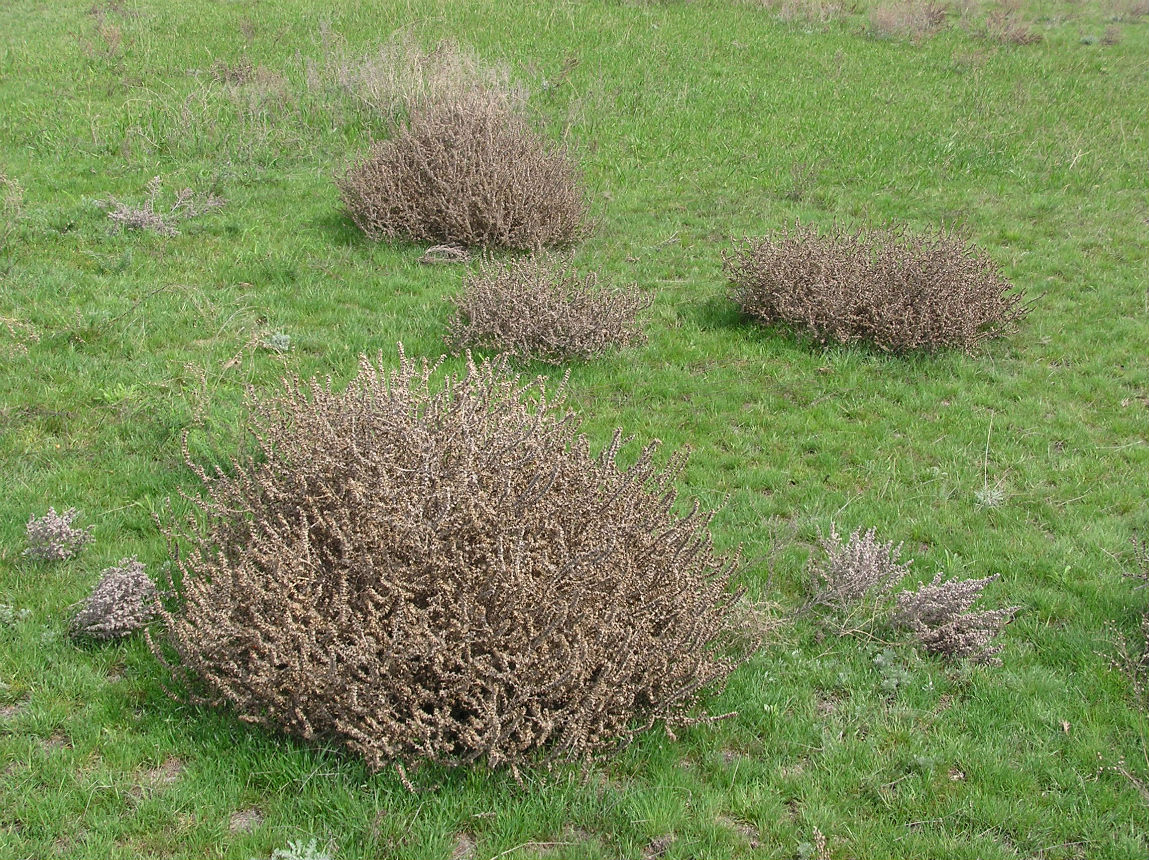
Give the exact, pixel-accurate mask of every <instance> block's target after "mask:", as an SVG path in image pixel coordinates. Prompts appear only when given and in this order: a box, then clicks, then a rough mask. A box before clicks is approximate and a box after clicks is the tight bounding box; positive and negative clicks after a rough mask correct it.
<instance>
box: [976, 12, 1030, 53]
mask: <svg viewBox="0 0 1149 860" xmlns="http://www.w3.org/2000/svg"><path fill="white" fill-rule="evenodd" d="M980 35H981V37H982V38H983V39H986V40H988V41H990V42H1002V43H1004V44H1009V45H1033V44H1036V43H1038V42H1040V41H1041V40H1042V36H1041V33H1038V32H1037V31H1036V30H1034V29H1033V26H1032V25H1031V24H1030V23H1029V22H1028V21H1026V20H1025V19H1024V18H1021V17H1020V16H1019V15H1017V13H1016V12H1014V11H1013V10H1011V9H994V10H993V11H991V12H990V13H989V15H987V16H986V19H985V23H984V24H983V25H982V27H981V30H980Z"/></svg>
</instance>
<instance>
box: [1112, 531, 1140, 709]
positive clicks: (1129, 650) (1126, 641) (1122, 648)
mask: <svg viewBox="0 0 1149 860" xmlns="http://www.w3.org/2000/svg"><path fill="white" fill-rule="evenodd" d="M1133 559H1134V562H1135V564H1136V569H1135V570H1132V571H1128V572H1126V574H1125V575H1126V576H1127V577H1128V578H1130V579H1132V580H1133V581H1134V582H1136V583H1137V585H1135V586H1134V588H1135V589H1136V590H1138V591H1149V543H1146V542H1145V541H1143V540H1140V539H1138V538H1135V539H1134V540H1133ZM1114 633H1115V645H1116V646H1117V654H1116V656H1115V657H1113V658H1111V660H1110V662H1111V663H1112V665H1113V666H1114V667H1115V668H1117V669H1120V670H1122V671H1123V672H1126V673H1127V674H1128V675H1129V680H1130V681H1131V682H1132V684H1133V692H1134V693H1135V695H1136V696H1137V698H1138V700H1139V701H1141V702H1143V703H1144V704H1146V705H1149V604H1147V605H1146V607H1145V609H1144V611H1143V612H1142V615H1141V624H1140V630H1139V636H1137V637H1136V639H1139V640H1140V641H1134V642H1130V637H1129V636H1127V635H1126V634H1125V632H1124V631H1118V630H1115V631H1114Z"/></svg>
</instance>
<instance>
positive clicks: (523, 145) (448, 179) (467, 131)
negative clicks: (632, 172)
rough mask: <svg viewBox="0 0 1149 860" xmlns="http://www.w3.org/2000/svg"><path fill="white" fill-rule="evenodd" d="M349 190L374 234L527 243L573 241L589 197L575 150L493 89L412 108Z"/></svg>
mask: <svg viewBox="0 0 1149 860" xmlns="http://www.w3.org/2000/svg"><path fill="white" fill-rule="evenodd" d="M339 189H340V193H341V194H342V197H343V202H344V204H345V205H346V207H347V210H348V212H349V213H350V214H351V218H352V219H353V220H354V221H355V223H356V225H358V226H359V228H360V229H361V230H363V232H364V233H366V234H367V235H368V236H370V237H371V238H373V239H385V238H386V239H390V238H406V239H412V240H415V241H431V242H449V243H454V244H459V245H465V246H474V245H481V246H486V247H501V248H513V249H524V250H526V249H533V248H538V247H545V246H565V245H570V244H571V243H573V242H574V241H575V240H576V239H578V238H579V237H580V236H581V235H582V234H583V233H584V231H585V227H584V224H585V221H586V214H587V201H586V196H585V194H584V193H583V191H582V190H581V188H580V184H579V177H578V174H577V171H576V169H575V166H574V164H573V163H572V161H571V159H570V158H569V156H568V155H567V152H566V150H565V149H564V148H563V147H561V146H560V145H558V144H557V143H554V142H552V141H550V140H548V139H547V138H546V137H544V136H543V135H541V134H540V133H539V132H538V131H536V130H535V129H534V128H532V127H531V124H530V123H529V122H528V121H527V120H526V119H525V118H524V117H523V116H521V115H520V114H519V113H518V112H517V111H516V110H514V109H513V108H512V107H511V106H509V105H508V104H507V102H506V100H505V99H503V98H500V97H492V96H491V95H490V94H488V93H486V92H483V91H474V92H470V93H467V94H465V95H462V96H460V97H458V98H455V99H451V100H449V101H440V102H432V103H427V104H422V105H420V106H418V107H417V108H415V109H414V110H412V111H411V114H410V117H409V118H408V120H407V122H406V123H404V124H403V125H401V126H400V127H399V129H398V130H397V132H396V134H395V135H394V136H393V137H391V138H388V139H387V140H384V141H382V142H379V143H377V144H375V146H374V147H373V148H372V150H371V152H370V154H369V155H368V156H367V158H366V159H364V160H363V161H362V162H360V163H359V164H358V165H356V166H355V167H353V168H352V169H351V170H350V171H348V173H347V174H346V175H345V176H343V178H342V179H341V180H340V181H339Z"/></svg>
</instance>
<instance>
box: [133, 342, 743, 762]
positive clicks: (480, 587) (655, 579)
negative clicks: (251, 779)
mask: <svg viewBox="0 0 1149 860" xmlns="http://www.w3.org/2000/svg"><path fill="white" fill-rule="evenodd" d="M435 370H436V367H435V366H428V364H427V363H426V362H423V363H422V364H421V365H416V363H415V362H413V361H411V360H409V359H407V358H406V357H405V356H403V355H402V352H401V353H400V360H399V367H398V369H397V370H394V371H392V372H391V373H387V372H385V371H383V370H381V369H379V367H378V366H376V365H373V364H372V363H370V362H368V361H367V360H366V359H364V360H363V361H362V364H361V368H360V372H359V374H358V376H357V377H356V378H355V379H354V380H353V381H352V382H351V384H350V386H349V387H348V388H347V389H346V390H345V391H342V392H337V391H335V390H333V388H332V387H331V384H330V382H328V383H327V384H325V385H321V384H319V383H317V382H311V383H310V384H305V383H302V382H300V381H299V380H293V381H290V382H288V384H287V388H286V390H285V391H284V392H283V393H282V394H281V395H279V396H277V397H274V398H269V399H257V400H255V401H254V403H253V419H252V426H253V431H254V437H255V440H256V442H257V448H258V455H257V456H256V457H254V458H253V459H246V460H243V461H239V462H235V463H233V464H232V466H231V469H230V470H229V472H228V473H227V474H224V473H223V472H217V473H216V474H213V475H207V474H205V473H204V472H203V471H202V470H200V472H199V473H200V475H201V477H202V478H203V480H204V483H205V490H206V494H205V495H204V496H203V497H202V498H195V499H193V500H192V501H193V503H194V506H195V508H196V511H197V514H198V518H196V519H193V521H191V522H189V523H188V525H187V527H181V528H179V529H176V530H174V531H171V532H169V536H170V537H171V538H172V539H173V540H174V541H175V542H176V545H177V546H178V547H179V551H178V553H177V554H176V562H175V567H177V568H178V574H177V575H176V576H175V577H174V579H175V580H178V582H177V586H178V587H177V591H178V601H177V603H176V604H174V605H170V606H168V607H167V608H165V609H164V610H163V612H162V618H163V621H164V624H165V627H166V642H167V643H168V646H169V647H166V648H162V649H160V645H159V643H156V645H155V647H157V649H160V650H162V651H166V652H168V653H170V652H171V650H174V652H175V654H176V655H177V657H178V661H179V663H180V664H181V665H182V667H183V669H184V671H185V672H186V673H188V674H190V675H191V676H194V677H195V678H198V681H199V684H200V685H201V686H202V688H204V689H205V690H206V698H207V699H209V700H211V701H214V702H217V703H227V704H230V705H231V706H232V707H233V708H234V709H235V711H237V712H238V714H239V715H240V717H241V718H242V719H244V720H247V721H251V722H255V723H262V724H266V725H268V726H274V727H279V728H281V729H283V730H285V731H286V732H288V733H290V734H292V735H295V736H298V737H301V738H324V739H327V740H330V741H334V742H337V743H339V744H342V745H344V746H346V747H347V748H349V749H351V750H353V751H355V752H356V753H358V754H360V755H362V756H363V758H364V759H365V760H366V762H367V763H368V765H369V766H371V767H372V768H379V767H381V766H383V765H384V763H386V762H388V761H395V762H397V763H402V762H413V761H421V760H431V761H436V762H442V763H449V764H459V763H464V762H469V761H474V760H485V761H486V762H487V763H488V764H489V765H490V766H492V767H494V766H499V765H504V764H508V765H510V766H511V767H515V766H516V764H519V763H522V762H523V761H524V760H525V759H526V758H527V757H528V756H530V755H531V754H532V752H533V751H536V750H540V749H546V750H547V752H548V756H554V757H582V756H586V755H590V754H593V753H596V752H599V751H603V750H606V749H609V748H612V747H614V746H616V745H618V744H620V743H624V742H625V741H626V740H627V739H628V738H629V737H630V736H631V734H632V733H634V732H636V731H638V730H642V729H644V728H646V727H648V726H650V725H651V724H653V723H654V722H655V721H657V720H664V721H666V724H668V725H676V724H688V723H692V722H696V721H698V720H699V719H701V718H700V717H697V716H695V715H694V713H693V709H694V706H695V705H696V703H697V700H698V695H699V691H700V690H701V689H702V688H704V687H707V686H710V685H715V684H720V683H721V682H722V681H723V680H724V679H725V677H726V676H727V675H728V673H729V672H730V671H731V670H732V669H733V668H734V667H735V665H737V663H738V662H739V659H740V658H739V657H738V655H737V654H735V653H733V652H732V651H731V650H728V646H729V645H730V643H731V642H732V641H733V636H732V634H734V633H736V631H735V630H734V629H733V627H734V624H733V622H732V621H730V618H731V617H732V616H731V614H730V613H729V610H730V609H731V608H732V606H733V605H734V604H735V602H736V600H737V595H736V594H734V593H732V592H730V591H728V590H727V583H728V580H729V577H730V574H731V570H732V566H733V562H732V561H727V560H724V559H722V558H719V557H716V556H715V555H714V554H713V551H712V547H711V541H710V536H709V533H708V523H709V516H708V515H706V514H703V513H701V512H700V511H699V509H698V506H697V504H696V505H695V506H694V508H693V510H692V511H691V512H690V513H689V514H687V515H686V516H679V515H677V514H676V513H675V511H674V508H675V491H674V487H673V484H674V480H675V479H676V477H677V476H678V475H679V473H680V471H681V469H682V466H683V464H684V461H683V459H682V458H675V459H673V460H672V461H671V463H670V465H668V466H666V467H664V468H659V467H658V466H656V465H655V462H654V451H655V445H654V444H652V445H650V446H649V447H647V448H646V449H645V450H644V451H643V452H642V454H641V455H640V456H639V457H638V459H637V462H635V463H634V464H633V465H631V466H629V467H627V468H622V467H620V466H619V465H618V464H617V463H616V459H615V458H616V455H617V453H618V451H619V448H620V445H621V444H622V440H621V438H620V437H619V436H618V435H616V436H615V438H614V440H613V441H612V442H611V443H610V445H608V446H607V447H606V449H605V450H604V451H603V452H602V453H601V454H599V455H598V456H594V455H592V454H591V452H590V450H589V446H588V443H587V441H586V439H585V438H584V437H582V436H580V435H578V432H577V427H576V424H575V422H574V420H573V418H572V416H571V415H569V414H565V413H564V412H563V411H562V410H561V403H562V397H561V393H560V395H559V396H553V395H551V394H548V392H547V391H546V389H545V386H544V384H543V381H542V380H541V379H540V380H539V381H538V382H536V383H530V384H524V383H522V382H521V381H520V380H519V378H518V377H512V376H510V375H509V374H508V373H507V372H506V370H505V364H504V363H502V362H495V363H486V362H485V363H483V364H481V365H476V364H475V363H473V362H472V361H470V360H469V359H468V363H467V370H466V373H465V375H462V376H461V377H456V376H448V377H447V379H446V382H445V384H444V386H443V387H442V388H440V387H439V386H437V385H435V386H433V385H432V382H431V378H432V375H433V374H434V372H435Z"/></svg>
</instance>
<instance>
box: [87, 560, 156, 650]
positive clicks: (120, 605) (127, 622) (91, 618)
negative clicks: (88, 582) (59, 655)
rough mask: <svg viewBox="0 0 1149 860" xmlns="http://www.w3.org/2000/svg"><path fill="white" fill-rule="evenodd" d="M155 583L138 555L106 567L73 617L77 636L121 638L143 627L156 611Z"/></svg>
mask: <svg viewBox="0 0 1149 860" xmlns="http://www.w3.org/2000/svg"><path fill="white" fill-rule="evenodd" d="M158 598H159V595H158V593H157V591H156V586H155V583H153V582H152V580H151V577H149V576H148V575H147V573H146V572H145V571H144V564H143V562H141V561H139V560H137V559H135V558H124V559H120V563H119V564H117V565H115V566H113V567H109V568H107V569H105V570H104V571H103V572H102V573H101V574H100V581H99V582H98V583H97V584H96V587H95V589H93V591H92V593H91V594H90V595H89V596H88V598H87V599H86V600H84V601H83V602H82V604H81V605H80V607H79V610H78V611H77V612H76V614H75V616H73V618H72V624H71V631H72V635H73V636H76V637H77V638H84V637H89V638H92V639H119V638H121V637H124V636H128V635H130V634H132V633H135V632H136V631H137V630H141V629H143V628H144V626H145V625H147V623H148V622H149V621H151V620H152V619H153V618H154V617H155V614H156V606H157V601H158Z"/></svg>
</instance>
